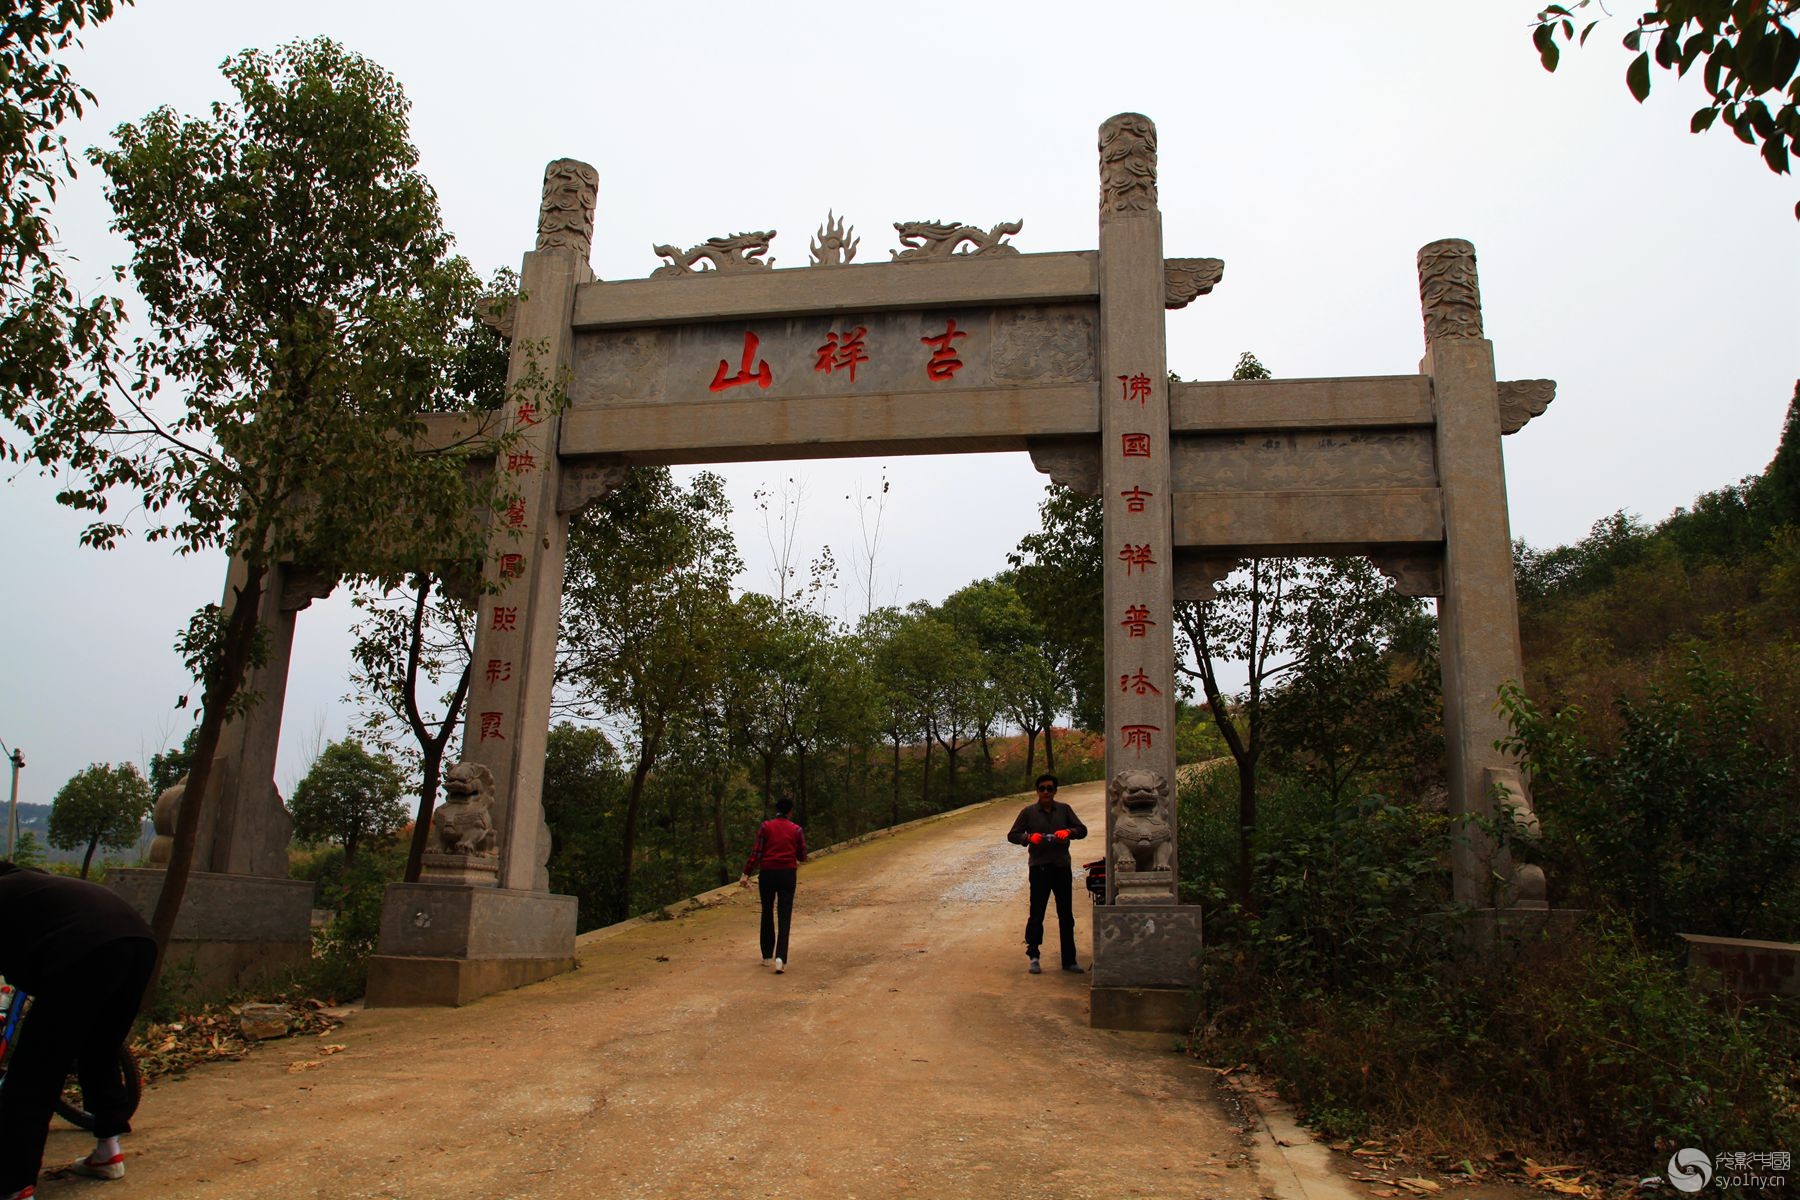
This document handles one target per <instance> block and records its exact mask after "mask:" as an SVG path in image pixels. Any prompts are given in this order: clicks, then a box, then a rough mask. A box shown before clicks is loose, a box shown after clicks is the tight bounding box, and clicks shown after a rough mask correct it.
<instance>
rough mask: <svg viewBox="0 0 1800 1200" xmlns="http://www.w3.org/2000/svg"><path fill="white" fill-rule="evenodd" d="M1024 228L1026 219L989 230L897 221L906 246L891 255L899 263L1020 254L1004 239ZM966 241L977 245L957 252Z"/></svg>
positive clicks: (896, 223)
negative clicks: (931, 259)
mask: <svg viewBox="0 0 1800 1200" xmlns="http://www.w3.org/2000/svg"><path fill="white" fill-rule="evenodd" d="M1023 228H1025V222H1024V221H1023V220H1018V221H1002V222H1000V223H999V224H998V225H996V226H994V227H993V228H992V229H989V230H987V231H985V232H983V231H982V230H981V229H979V228H977V227H976V226H974V225H958V224H956V223H955V222H950V223H945V222H940V221H895V222H894V229H895V231H896V232H897V233H899V235H900V245H901V247H902V248H901V249H899V250H890V251H888V255H889V256H890V257H891V258H892V259H893V261H895V262H921V261H923V260H925V259H928V258H978V257H980V256H981V255H983V254H1017V253H1018V252H1019V250H1018V247H1016V246H1014V245H1012V244H1011V243H1010V242H1003V241H1001V240H1000V239H1001V238H1003V237H1007V236H1009V235H1011V234H1015V233H1017V232H1019V230H1021V229H1023ZM964 242H968V243H970V244H971V245H973V246H974V247H975V248H974V249H973V250H964V251H963V252H962V253H960V254H957V253H955V251H956V248H957V247H958V246H960V245H962V243H964Z"/></svg>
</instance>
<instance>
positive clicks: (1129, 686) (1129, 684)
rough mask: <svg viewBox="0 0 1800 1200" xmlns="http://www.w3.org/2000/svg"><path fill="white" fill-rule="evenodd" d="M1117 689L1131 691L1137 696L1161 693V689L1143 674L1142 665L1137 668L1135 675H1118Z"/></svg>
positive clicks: (1158, 694)
mask: <svg viewBox="0 0 1800 1200" xmlns="http://www.w3.org/2000/svg"><path fill="white" fill-rule="evenodd" d="M1119 690H1120V691H1121V692H1133V693H1136V694H1137V695H1139V696H1152V695H1154V696H1160V695H1162V689H1161V688H1159V687H1157V686H1156V685H1155V684H1154V683H1151V682H1150V677H1149V676H1148V675H1146V674H1144V671H1143V668H1142V667H1140V668H1138V672H1137V674H1135V675H1121V676H1119Z"/></svg>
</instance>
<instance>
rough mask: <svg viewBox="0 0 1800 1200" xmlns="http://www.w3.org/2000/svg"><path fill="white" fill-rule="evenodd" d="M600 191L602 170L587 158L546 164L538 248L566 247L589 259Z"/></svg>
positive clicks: (581, 257) (576, 255) (562, 248)
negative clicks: (592, 165) (590, 164)
mask: <svg viewBox="0 0 1800 1200" xmlns="http://www.w3.org/2000/svg"><path fill="white" fill-rule="evenodd" d="M599 191H600V173H599V172H598V171H596V170H594V168H592V167H590V166H588V165H587V164H586V163H584V162H577V161H576V160H574V159H572V158H559V159H557V160H556V161H555V162H553V163H551V164H550V165H549V166H547V167H545V168H544V200H543V204H542V205H541V206H540V207H539V208H538V238H537V248H538V249H539V250H561V251H566V252H567V253H570V254H573V255H575V257H576V258H578V259H580V260H581V261H582V262H584V263H585V262H586V261H587V260H588V251H589V249H590V248H591V247H592V245H593V241H594V200H595V198H596V196H597V195H598V194H599Z"/></svg>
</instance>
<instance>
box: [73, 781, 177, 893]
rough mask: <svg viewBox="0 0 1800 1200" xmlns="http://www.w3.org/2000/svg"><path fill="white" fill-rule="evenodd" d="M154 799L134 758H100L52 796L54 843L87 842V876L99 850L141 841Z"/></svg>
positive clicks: (75, 845)
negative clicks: (119, 760)
mask: <svg viewBox="0 0 1800 1200" xmlns="http://www.w3.org/2000/svg"><path fill="white" fill-rule="evenodd" d="M154 800H155V796H154V794H153V793H152V792H151V791H150V785H149V784H148V783H147V782H145V780H144V777H143V776H142V775H140V774H138V769H137V768H136V767H134V766H132V765H131V764H130V763H120V764H119V765H118V766H116V767H109V766H107V765H106V764H105V763H94V764H93V765H92V766H90V767H88V768H87V769H86V770H84V771H82V772H81V773H80V774H78V775H76V776H75V777H74V778H72V779H70V780H69V782H67V783H65V784H63V785H62V789H61V790H60V791H58V792H57V793H56V799H55V800H53V801H52V802H51V804H50V831H49V832H50V844H51V845H52V846H55V847H56V848H57V849H58V850H75V849H78V848H81V847H83V846H85V847H86V852H85V853H84V854H83V855H82V856H81V877H82V878H83V879H86V878H87V874H88V867H89V866H90V865H91V864H92V863H93V861H94V851H95V850H97V849H99V848H100V847H101V846H105V847H107V848H108V849H111V850H124V849H127V848H129V847H132V846H135V845H137V842H138V838H139V836H141V834H142V832H143V828H144V817H145V816H146V815H147V814H148V813H149V811H150V805H151V803H152V801H154Z"/></svg>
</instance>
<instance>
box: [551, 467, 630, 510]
mask: <svg viewBox="0 0 1800 1200" xmlns="http://www.w3.org/2000/svg"><path fill="white" fill-rule="evenodd" d="M630 473H631V468H630V467H628V466H626V465H625V464H624V463H622V462H603V461H597V460H596V461H590V462H565V463H564V464H563V469H562V477H561V479H560V481H559V483H558V486H557V492H556V511H557V512H558V513H578V512H580V511H581V510H582V509H584V508H586V507H587V506H588V505H590V504H592V503H593V502H594V501H596V500H599V499H601V498H603V497H606V496H610V495H611V494H612V493H613V492H615V491H617V490H618V489H619V487H620V485H621V484H623V483H624V482H625V477H626V476H627V475H629V474H630Z"/></svg>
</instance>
